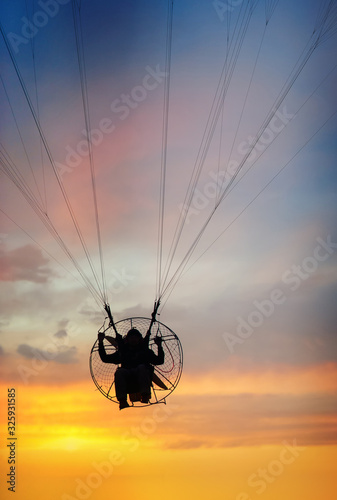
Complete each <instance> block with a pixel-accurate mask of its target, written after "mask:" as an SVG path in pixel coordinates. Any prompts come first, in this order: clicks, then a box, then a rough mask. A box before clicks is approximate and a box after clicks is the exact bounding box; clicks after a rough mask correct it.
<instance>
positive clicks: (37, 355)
mask: <svg viewBox="0 0 337 500" xmlns="http://www.w3.org/2000/svg"><path fill="white" fill-rule="evenodd" d="M17 352H18V353H19V354H21V356H23V357H24V358H26V359H36V360H39V361H55V363H60V364H72V363H77V362H78V360H77V357H76V355H77V348H76V347H75V346H72V347H68V346H55V350H53V351H46V350H45V351H44V350H42V349H37V348H35V347H32V346H30V345H28V344H20V345H19V346H18V348H17Z"/></svg>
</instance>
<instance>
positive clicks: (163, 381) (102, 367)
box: [90, 318, 183, 406]
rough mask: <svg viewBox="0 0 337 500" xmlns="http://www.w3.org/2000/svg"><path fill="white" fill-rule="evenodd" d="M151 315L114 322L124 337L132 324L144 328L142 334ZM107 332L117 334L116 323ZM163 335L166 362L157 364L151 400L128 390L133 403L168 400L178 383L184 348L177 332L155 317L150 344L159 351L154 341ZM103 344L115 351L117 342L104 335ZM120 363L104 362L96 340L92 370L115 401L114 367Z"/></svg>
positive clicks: (94, 378) (92, 356)
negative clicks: (140, 397)
mask: <svg viewBox="0 0 337 500" xmlns="http://www.w3.org/2000/svg"><path fill="white" fill-rule="evenodd" d="M150 323H151V319H149V318H126V319H123V320H121V321H118V322H117V323H116V324H115V326H116V329H117V331H118V333H120V334H121V335H122V336H123V337H124V336H125V335H126V334H127V332H128V331H129V330H130V329H131V328H136V329H137V330H139V331H140V332H141V334H142V335H143V337H144V336H145V335H146V332H147V331H148V328H149V326H150ZM105 334H108V335H109V334H111V336H114V334H115V332H114V330H113V327H112V326H111V327H109V328H108V329H107V330H105ZM156 336H160V337H161V338H162V346H163V349H164V354H165V360H164V364H162V365H158V366H154V373H153V378H152V387H151V399H150V401H149V403H148V404H143V403H141V402H140V401H139V400H137V395H135V394H129V400H130V403H131V404H132V406H148V405H151V404H155V403H160V402H163V403H165V400H166V398H167V397H168V396H169V395H170V394H171V392H173V391H174V389H175V388H176V387H177V385H178V382H179V380H180V377H181V372H182V367H183V351H182V347H181V343H180V340H179V338H178V337H177V335H176V334H175V333H174V332H173V331H172V330H171V329H170V328H168V327H167V326H166V325H164V324H163V323H160V322H159V321H156V322H155V323H154V325H153V326H152V329H151V336H150V340H149V347H150V349H152V350H153V351H154V352H155V353H157V346H156V344H155V343H154V338H155V337H156ZM104 347H105V351H106V353H107V354H112V353H113V352H115V351H116V345H114V344H112V343H111V342H109V341H108V340H106V339H104ZM117 368H118V365H115V364H112V363H104V362H103V361H102V360H101V358H100V356H99V352H98V340H96V342H95V343H94V345H93V347H92V349H91V352H90V373H91V376H92V379H93V381H94V383H95V385H96V387H97V388H98V390H99V391H100V392H101V393H102V394H103V395H104V396H105V397H106V398H108V399H110V400H111V401H113V402H114V403H118V401H117V398H116V394H115V388H114V378H115V371H116V370H117Z"/></svg>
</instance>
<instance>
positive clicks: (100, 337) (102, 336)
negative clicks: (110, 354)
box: [97, 332, 105, 340]
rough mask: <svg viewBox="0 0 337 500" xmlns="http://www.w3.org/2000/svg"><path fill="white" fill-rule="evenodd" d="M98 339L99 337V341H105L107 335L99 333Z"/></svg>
mask: <svg viewBox="0 0 337 500" xmlns="http://www.w3.org/2000/svg"><path fill="white" fill-rule="evenodd" d="M97 337H98V340H103V339H104V337H105V333H104V332H98V335H97Z"/></svg>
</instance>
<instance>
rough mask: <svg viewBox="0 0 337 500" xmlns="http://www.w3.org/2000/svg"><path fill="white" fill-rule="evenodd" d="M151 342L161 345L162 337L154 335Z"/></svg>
mask: <svg viewBox="0 0 337 500" xmlns="http://www.w3.org/2000/svg"><path fill="white" fill-rule="evenodd" d="M153 342H154V343H155V344H157V345H158V346H161V344H162V342H163V339H162V337H155V338H154V340H153Z"/></svg>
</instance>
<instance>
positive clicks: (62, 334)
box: [54, 330, 68, 339]
mask: <svg viewBox="0 0 337 500" xmlns="http://www.w3.org/2000/svg"><path fill="white" fill-rule="evenodd" d="M67 336H68V334H67V332H66V331H65V330H59V331H58V332H56V333H54V337H56V338H58V339H63V338H64V337H67Z"/></svg>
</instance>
